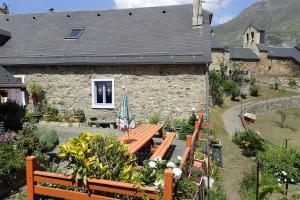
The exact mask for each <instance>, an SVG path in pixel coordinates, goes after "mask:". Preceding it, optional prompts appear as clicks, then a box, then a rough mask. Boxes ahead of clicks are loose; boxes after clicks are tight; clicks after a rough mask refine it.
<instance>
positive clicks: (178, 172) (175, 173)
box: [173, 168, 182, 178]
mask: <svg viewBox="0 0 300 200" xmlns="http://www.w3.org/2000/svg"><path fill="white" fill-rule="evenodd" d="M173 174H174V178H180V176H181V174H182V171H181V169H179V168H174V169H173Z"/></svg>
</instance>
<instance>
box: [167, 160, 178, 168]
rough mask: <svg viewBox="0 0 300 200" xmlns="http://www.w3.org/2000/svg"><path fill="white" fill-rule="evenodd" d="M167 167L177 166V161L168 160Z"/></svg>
mask: <svg viewBox="0 0 300 200" xmlns="http://www.w3.org/2000/svg"><path fill="white" fill-rule="evenodd" d="M167 167H169V168H175V167H176V165H175V163H173V162H171V161H170V162H168V163H167Z"/></svg>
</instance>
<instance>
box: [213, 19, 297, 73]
mask: <svg viewBox="0 0 300 200" xmlns="http://www.w3.org/2000/svg"><path fill="white" fill-rule="evenodd" d="M265 37H266V31H265V30H264V28H263V27H260V26H258V25H256V24H254V23H253V22H251V23H250V24H249V25H248V26H247V28H246V30H245V32H244V34H243V47H235V48H231V49H225V47H224V54H223V57H221V59H220V56H219V57H218V58H219V59H214V58H216V57H217V55H220V54H219V52H220V49H218V51H216V50H214V48H213V46H214V45H212V58H213V63H212V66H214V67H213V69H217V70H218V69H219V68H218V67H219V64H220V62H222V61H225V62H229V61H232V62H241V63H242V64H243V66H244V67H245V70H250V71H251V72H253V73H255V74H257V75H260V76H272V77H280V76H283V77H295V76H300V49H299V47H273V46H267V45H266V44H265ZM215 40H217V38H215ZM212 44H214V43H212ZM219 46H221V45H219Z"/></svg>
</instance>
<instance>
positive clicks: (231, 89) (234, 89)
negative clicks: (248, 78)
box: [223, 80, 240, 100]
mask: <svg viewBox="0 0 300 200" xmlns="http://www.w3.org/2000/svg"><path fill="white" fill-rule="evenodd" d="M223 88H224V92H225V93H226V95H230V96H231V98H232V99H233V100H234V99H236V97H238V96H239V95H240V89H239V87H238V85H237V84H236V83H235V82H234V81H233V80H226V81H225V82H224V86H223Z"/></svg>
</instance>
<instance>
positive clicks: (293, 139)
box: [250, 108, 300, 148]
mask: <svg viewBox="0 0 300 200" xmlns="http://www.w3.org/2000/svg"><path fill="white" fill-rule="evenodd" d="M287 113H288V115H287V119H286V122H285V125H284V127H283V128H281V127H280V126H279V122H280V115H279V114H278V113H277V112H274V113H267V114H264V115H257V121H256V123H254V124H251V125H250V128H251V129H253V130H256V131H259V132H261V134H262V135H263V136H264V137H265V138H266V139H267V140H268V141H270V142H272V143H274V144H278V145H280V144H285V141H284V139H290V140H289V141H288V146H289V147H293V148H300V108H299V109H294V110H290V111H288V112H287Z"/></svg>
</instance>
